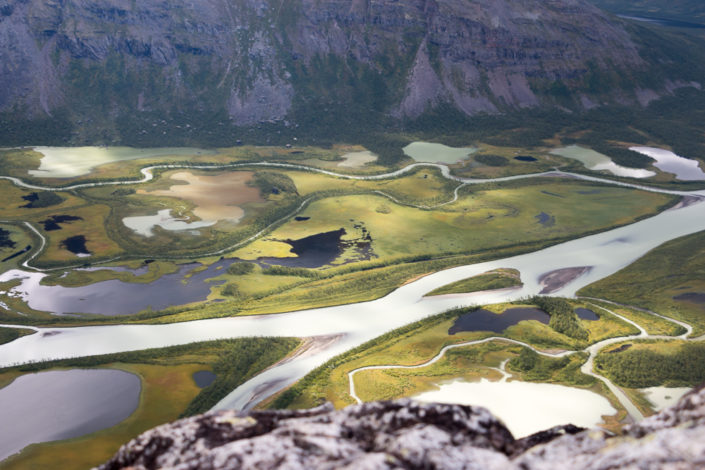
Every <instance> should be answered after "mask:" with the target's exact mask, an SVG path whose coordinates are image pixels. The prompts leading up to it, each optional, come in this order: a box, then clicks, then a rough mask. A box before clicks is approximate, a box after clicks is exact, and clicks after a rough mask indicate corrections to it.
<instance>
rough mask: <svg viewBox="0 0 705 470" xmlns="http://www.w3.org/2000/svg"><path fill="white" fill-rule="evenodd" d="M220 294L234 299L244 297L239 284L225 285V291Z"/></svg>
mask: <svg viewBox="0 0 705 470" xmlns="http://www.w3.org/2000/svg"><path fill="white" fill-rule="evenodd" d="M220 292H221V293H222V294H223V295H225V296H227V297H233V298H240V297H242V293H241V292H240V288H239V287H238V285H237V284H235V283H233V282H231V283H229V284H225V285H224V286H223V290H221V291H220Z"/></svg>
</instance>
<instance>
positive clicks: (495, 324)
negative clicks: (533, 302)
mask: <svg viewBox="0 0 705 470" xmlns="http://www.w3.org/2000/svg"><path fill="white" fill-rule="evenodd" d="M523 320H537V321H540V322H541V323H543V324H545V325H548V322H549V321H550V320H551V317H550V316H549V314H548V313H546V312H544V311H543V310H541V309H538V308H531V307H516V308H510V309H507V310H505V311H504V313H501V314H496V313H493V312H490V311H489V310H485V309H479V310H475V311H474V312H468V313H464V314H462V315H460V316H459V317H458V318H457V319H456V320H455V323H453V326H451V327H450V329H449V330H448V334H449V335H454V334H456V333H459V332H461V331H493V332H495V333H501V332H502V331H504V330H506V329H507V328H509V327H510V326H512V325H516V324H517V323H519V322H520V321H523Z"/></svg>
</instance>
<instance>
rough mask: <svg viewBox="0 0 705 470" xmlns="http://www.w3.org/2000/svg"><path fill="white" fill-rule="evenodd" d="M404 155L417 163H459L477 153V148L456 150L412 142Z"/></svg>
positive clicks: (443, 146) (429, 143) (438, 145)
mask: <svg viewBox="0 0 705 470" xmlns="http://www.w3.org/2000/svg"><path fill="white" fill-rule="evenodd" d="M403 150H404V155H406V156H409V157H411V158H413V159H414V160H416V161H417V162H427V163H448V164H453V163H458V162H459V161H462V160H465V159H466V158H468V157H469V156H470V155H472V154H473V153H475V152H477V149H476V148H475V147H465V148H454V147H448V146H447V145H443V144H434V143H431V142H412V143H410V144H409V145H407V146H406V147H404V148H403Z"/></svg>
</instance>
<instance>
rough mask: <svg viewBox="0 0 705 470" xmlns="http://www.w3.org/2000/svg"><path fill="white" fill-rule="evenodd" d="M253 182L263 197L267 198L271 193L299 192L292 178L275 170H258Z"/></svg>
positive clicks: (295, 193) (296, 193)
mask: <svg viewBox="0 0 705 470" xmlns="http://www.w3.org/2000/svg"><path fill="white" fill-rule="evenodd" d="M251 184H253V185H254V186H255V187H257V188H258V189H259V191H260V194H261V195H262V197H265V198H266V197H267V196H269V195H270V194H282V193H285V194H294V195H298V194H299V192H298V191H297V189H296V184H294V181H293V180H292V179H291V178H289V177H288V176H287V175H285V174H282V173H276V172H273V171H258V172H257V173H255V176H254V178H253V180H252V183H251Z"/></svg>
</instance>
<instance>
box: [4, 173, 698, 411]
mask: <svg viewBox="0 0 705 470" xmlns="http://www.w3.org/2000/svg"><path fill="white" fill-rule="evenodd" d="M261 165H262V166H268V165H270V164H267V163H262V164H261ZM273 166H279V165H273ZM281 166H283V167H293V168H298V166H296V165H281ZM415 166H417V165H410V166H409V167H407V168H405V169H402V170H398V171H397V172H394V173H393V174H392V175H395V174H401V173H403V172H406V171H409V170H410V168H413V167H415ZM439 168H441V171H443V174H444V175H446V176H447V177H449V178H450V179H455V180H457V181H460V182H463V183H474V182H480V181H479V180H462V179H460V178H457V177H452V176H450V174H449V170H448V168H447V167H445V166H440V165H439ZM321 172H323V173H329V172H326V171H321ZM142 173H143V174H144V175H145V180H148V179H149V178H150V175H151V173H150V170H148V169H145V170H143V171H142ZM557 175H559V176H560V175H561V174H560V173H557ZM563 175H565V174H563ZM389 176H391V175H378V176H372V177H356V178H360V179H383V178H385V177H389ZM534 176H538V175H532V176H528V177H534ZM525 177H527V176H518V177H509V178H502V179H499V180H501V181H505V180H513V179H520V178H525ZM573 177H579V178H581V179H585V180H596V181H604V180H601V179H599V178H593V177H586V176H578V175H573ZM13 181H15V180H13ZM615 184H617V185H620V186H632V187H634V186H635V185H630V184H625V183H615ZM657 191H659V192H669V191H665V190H657ZM672 193H673V194H680V195H692V196H697V197H698V198H697V200H695V202H694V203H692V204H690V205H684V207H679V208H677V209H671V210H668V211H665V212H663V213H661V214H658V215H656V216H654V217H651V218H649V219H645V220H642V221H640V222H637V223H634V224H631V225H628V226H624V227H620V228H617V229H614V230H610V231H608V232H604V233H600V234H597V235H591V236H588V237H584V238H581V239H576V240H572V241H569V242H566V243H562V244H559V245H555V246H552V247H549V248H546V249H543V250H540V251H536V252H533V253H527V254H524V255H520V256H515V257H511V258H506V259H501V260H496V261H490V262H484V263H478V264H475V265H468V266H461V267H457V268H452V269H448V270H444V271H441V272H437V273H434V274H431V275H428V276H426V277H423V278H421V279H418V280H416V281H414V282H411V283H409V284H407V285H405V286H402V287H400V288H398V289H397V290H395V291H394V292H392V293H390V294H389V295H387V296H385V297H383V298H380V299H377V300H375V301H371V302H363V303H358V304H350V305H341V306H337V307H329V308H318V309H309V310H303V311H298V312H289V313H282V314H277V315H263V316H256V317H230V318H220V319H211V320H199V321H193V322H187V323H175V324H165V325H112V326H91V327H78V328H40V329H38V330H39V334H34V335H31V336H25V337H22V338H20V339H17V340H15V341H13V342H11V343H7V344H5V345H2V346H0V367H2V366H10V365H13V364H19V363H25V362H30V361H45V360H51V359H59V358H67V357H77V356H90V355H98V354H107V353H115V352H121V351H129V350H139V349H147V348H159V347H166V346H171V345H177V344H185V343H189V342H194V341H204V340H210V339H218V338H232V337H243V336H287V337H291V336H297V337H313V336H326V337H327V338H326V340H325V341H322V342H324V343H325V344H324V346H322V347H319V348H316V349H315V350H313V351H311V352H309V353H306V354H301V355H299V356H297V357H295V358H293V359H291V360H289V361H287V362H284V363H281V364H279V365H276V366H274V367H272V368H270V369H268V370H267V371H265V372H263V373H261V374H259V375H258V376H256V377H254V378H253V379H251V380H249V381H248V382H246V383H245V384H243V385H241V386H240V387H238V388H237V389H235V390H234V391H232V392H231V393H230V394H229V395H228V396H227V397H225V398H224V399H223V400H222V401H221V402H220V403H219V404H218V405H216V407H215V408H216V409H217V408H233V409H249V408H251V407H252V406H254V405H255V404H256V403H258V402H259V401H261V400H262V399H264V398H266V397H267V396H270V395H271V394H273V393H276V392H277V391H279V390H281V389H283V388H284V387H286V386H288V385H289V384H291V383H293V382H294V381H296V380H298V379H299V378H301V377H303V376H304V375H305V374H306V373H308V372H309V371H310V370H312V369H313V368H314V367H316V366H318V365H320V364H322V363H323V362H325V361H326V360H328V359H330V358H331V357H334V356H335V355H338V354H340V353H342V352H344V351H346V350H349V349H350V348H352V347H355V346H357V345H359V344H361V343H363V342H365V341H367V340H370V339H372V338H374V337H376V336H379V335H380V334H382V333H384V332H386V331H389V330H391V329H394V328H398V327H400V326H403V325H405V324H408V323H411V322H414V321H416V320H419V319H421V318H424V317H427V316H429V315H433V314H436V313H440V312H442V311H444V310H447V309H449V308H454V307H461V306H467V305H482V304H491V303H498V302H507V301H512V300H518V299H520V298H524V297H527V296H530V295H535V294H537V293H539V292H540V291H541V289H542V288H543V285H542V284H541V279H542V278H544V277H545V275H546V274H548V273H552V272H555V271H559V270H570V269H575V268H577V267H580V268H589V269H582V270H581V274H580V275H578V276H577V277H575V278H574V279H571V280H569V281H568V282H567V283H566V284H565V285H562V286H559V287H558V288H557V289H556V290H555V291H553V292H552V293H551V295H556V296H566V297H570V296H574V295H575V292H576V291H577V290H578V289H580V288H582V287H583V286H585V285H588V284H590V283H592V282H594V281H597V280H599V279H602V278H604V277H606V276H609V275H611V274H613V273H614V272H616V271H618V270H619V269H621V268H623V267H625V266H626V265H628V264H630V263H632V262H633V261H635V260H636V259H638V258H639V257H641V256H643V255H644V254H645V253H646V252H648V251H649V250H651V249H653V248H655V247H656V246H658V245H660V244H662V243H664V242H666V241H668V240H671V239H674V238H677V237H680V236H683V235H687V234H691V233H694V232H698V231H701V230H705V203H704V202H702V201H703V199H702V198H703V197H705V191H700V192H694V193H683V192H675V191H673V192H672ZM498 268H513V269H516V270H518V271H520V273H521V277H522V280H523V281H524V285H523V286H522V287H520V288H516V289H510V290H500V291H493V292H476V293H472V294H462V295H453V296H438V297H424V295H425V294H427V293H428V292H430V291H432V290H434V289H437V288H439V287H441V286H444V285H447V284H450V283H453V282H456V281H459V280H462V279H466V278H469V277H472V276H475V275H478V274H482V273H484V272H487V271H490V270H493V269H498ZM566 419H567V418H566Z"/></svg>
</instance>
